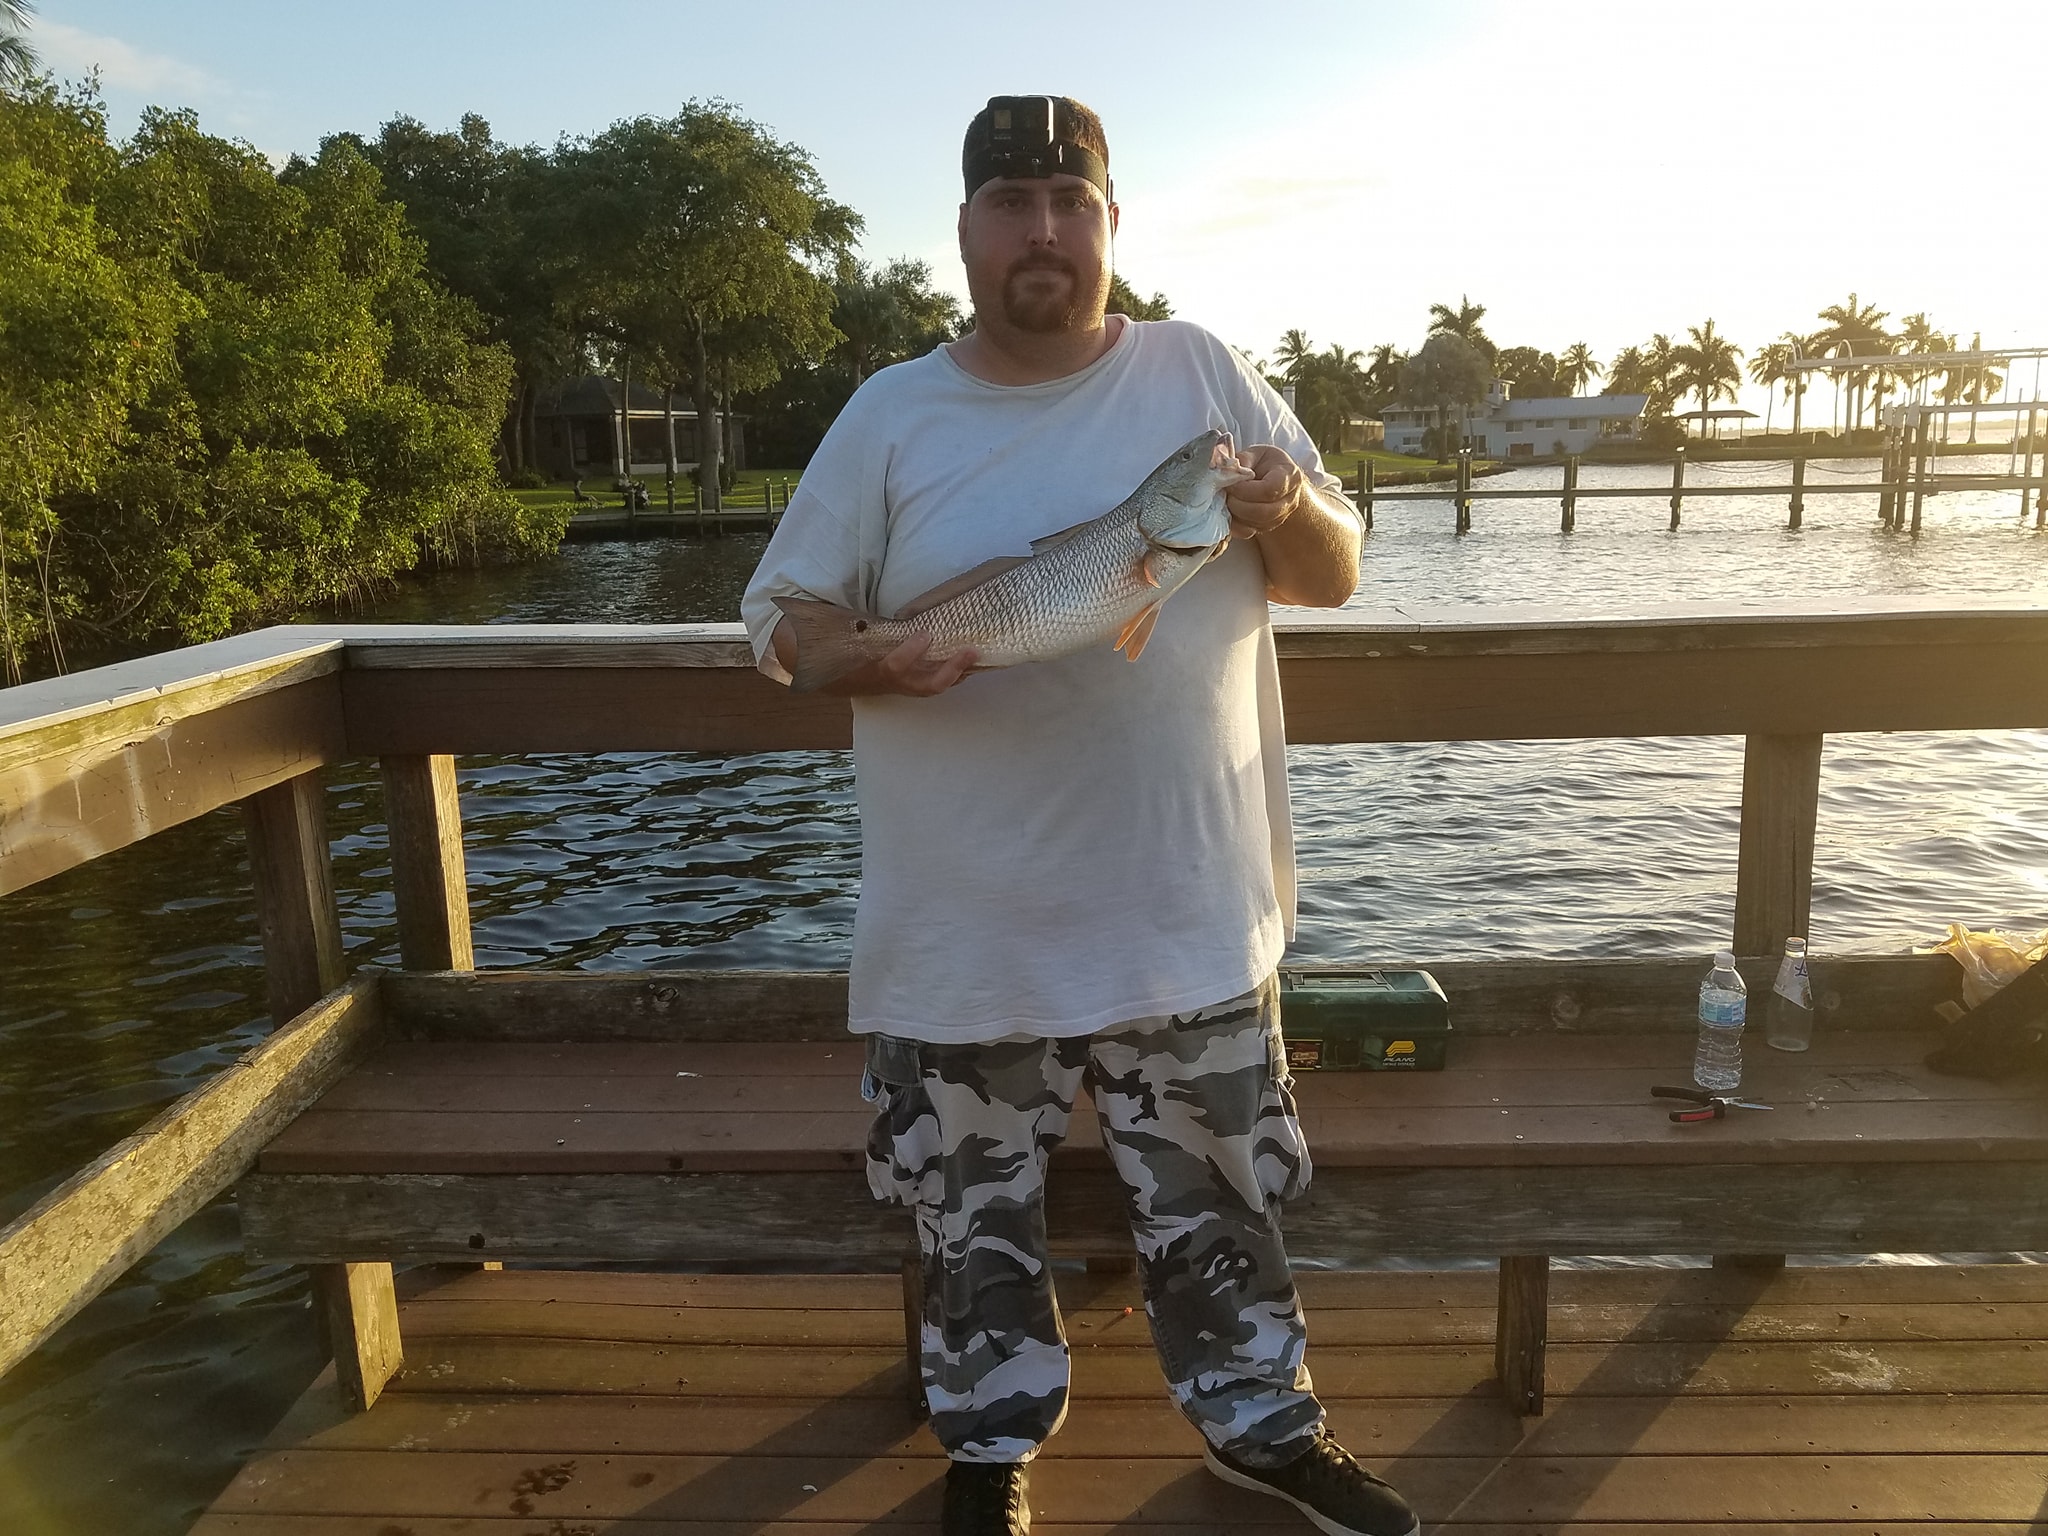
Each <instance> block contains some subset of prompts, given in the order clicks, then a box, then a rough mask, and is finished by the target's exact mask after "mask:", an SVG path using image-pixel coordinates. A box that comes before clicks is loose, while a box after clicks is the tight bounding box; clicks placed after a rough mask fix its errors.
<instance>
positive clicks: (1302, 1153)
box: [1252, 1017, 1315, 1205]
mask: <svg viewBox="0 0 2048 1536" xmlns="http://www.w3.org/2000/svg"><path fill="white" fill-rule="evenodd" d="M1252 1166H1253V1170H1254V1173H1255V1174H1256V1176H1257V1178H1258V1181H1259V1192H1260V1193H1261V1194H1262V1195H1264V1196H1265V1197H1266V1203H1267V1204H1268V1205H1273V1204H1276V1203H1281V1202H1285V1201H1288V1200H1292V1199H1293V1198H1294V1197H1295V1196H1296V1195H1298V1194H1300V1193H1301V1192H1302V1191H1303V1190H1305V1189H1307V1188H1308V1184H1309V1180H1310V1179H1311V1178H1313V1177H1314V1176H1315V1165H1314V1164H1313V1162H1312V1161H1311V1160H1310V1158H1309V1154H1308V1138H1307V1137H1306V1136H1304V1135H1302V1132H1301V1115H1300V1112H1299V1111H1298V1110H1297V1109H1296V1107H1295V1103H1294V1076H1293V1074H1292V1073H1290V1072H1289V1071H1288V1070H1287V1042H1286V1041H1285V1040H1284V1039H1283V1038H1282V1036H1281V1033H1280V1021H1279V1019H1278V1018H1277V1017H1275V1018H1274V1019H1273V1020H1272V1021H1271V1022H1270V1023H1269V1024H1268V1025H1267V1027H1266V1087H1265V1091H1264V1092H1263V1093H1262V1094H1261V1095H1260V1098H1259V1117H1258V1122H1257V1124H1256V1125H1254V1126H1253V1128H1252Z"/></svg>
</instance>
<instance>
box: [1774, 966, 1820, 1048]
mask: <svg viewBox="0 0 2048 1536" xmlns="http://www.w3.org/2000/svg"><path fill="white" fill-rule="evenodd" d="M1764 1042H1765V1043H1766V1044H1767V1045H1771V1046H1774V1047H1775V1048H1777V1049H1778V1050H1781V1051H1803V1050H1805V1049H1806V1048H1807V1047H1808V1046H1809V1045H1811V1044H1813V978H1812V977H1811V976H1809V975H1808V974H1807V969H1806V940H1804V939H1787V940H1786V941H1785V958H1784V959H1783V960H1782V961H1780V962H1779V963H1778V979H1777V981H1776V982H1775V983H1773V984H1772V986H1771V995H1770V996H1769V997H1768V998H1766V999H1765V1000H1764Z"/></svg>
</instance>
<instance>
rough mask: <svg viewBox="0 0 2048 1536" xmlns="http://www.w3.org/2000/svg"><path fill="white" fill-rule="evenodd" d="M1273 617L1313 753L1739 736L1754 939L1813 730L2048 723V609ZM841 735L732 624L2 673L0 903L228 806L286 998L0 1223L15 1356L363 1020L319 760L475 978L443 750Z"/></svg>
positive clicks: (1289, 686) (415, 957)
mask: <svg viewBox="0 0 2048 1536" xmlns="http://www.w3.org/2000/svg"><path fill="white" fill-rule="evenodd" d="M1276 629H1277V634H1278V647H1279V652H1280V657H1281V677H1282V684H1283V688H1284V691H1285V696H1286V707H1287V720H1288V733H1289V737H1290V739H1291V740H1293V741H1295V742H1298V743H1336V742H1394V741H1446V740H1524V739H1526V740H1535V739H1566V738H1589V737H1640V736H1688V735H1741V736H1744V737H1745V738H1746V739H1747V744H1746V749H1745V755H1744V771H1743V793H1742V817H1741V833H1740V845H1739V851H1738V861H1737V877H1736V908H1735V934H1734V941H1735V947H1736V948H1737V950H1738V951H1739V952H1741V953H1743V954H1745V955H1765V954H1768V953H1771V952H1773V951H1775V950H1776V948H1777V947H1778V946H1779V944H1780V943H1781V942H1782V940H1783V938H1784V937H1785V936H1786V935H1787V934H1795V933H1801V934H1803V933H1805V932H1806V929H1807V916H1808V904H1809V899H1810V894H1811V888H1812V865H1813V846H1814V817H1815V810H1816V806H1817V802H1818V793H1819V782H1820V769H1821V744H1822V739H1823V737H1824V735H1826V734H1827V733H1829V732H1841V731H1899V730H1943V731H1946V730H1983V729H1995V728H2015V727H2048V606H2026V605H2012V604H2003V603H1970V602H1967V601H1959V600H1941V601H1939V602H1931V603H1922V604H1917V605H1914V604H1902V603H1899V602H1897V601H1896V600H1893V601H1889V602H1885V603H1847V604H1833V605H1830V606H1828V607H1826V608H1824V609H1822V608H1806V609H1801V610H1789V609H1783V608H1768V607H1743V606H1730V607H1724V608H1708V607H1702V606H1697V605H1694V606H1680V607H1656V608H1641V609H1632V610H1626V611H1622V612H1610V613H1606V614H1602V615H1599V616H1592V615H1587V614H1583V613H1578V614H1575V613H1569V612H1564V611H1560V610H1554V609H1534V608H1529V609H1507V608H1462V609H1461V608H1445V609H1435V610H1430V609H1409V608H1400V609H1392V608H1390V609H1378V610H1367V611H1363V612H1347V613H1344V614H1340V615H1336V616H1328V615H1317V616H1314V617H1307V616H1300V615H1294V614H1285V615H1282V616H1280V617H1279V618H1278V619H1277V620H1276ZM849 740H850V711H849V708H848V706H847V705H846V703H845V702H844V701H841V700H834V699H826V698H819V697H815V696H812V697H801V696H796V695H792V694H790V693H788V692H787V691H786V690H784V689H782V688H781V687H779V686H777V685H775V684H773V683H770V682H768V681H767V680H766V679H764V678H762V677H761V676H760V675H759V674H758V673H757V672H756V671H755V670H754V667H753V658H752V655H751V653H750V651H749V650H748V648H747V646H746V643H745V640H744V638H743V636H742V635H741V633H740V631H739V629H738V627H737V626H733V625H679V626H590V627H583V626H513V625H490V626H473V627H465V628H400V627H375V626H340V627H310V626H296V627H288V628H279V629H271V630H265V631H262V632H259V633H256V634H252V635H247V636H243V637H240V638H237V639H234V640H227V641H221V642H218V643H216V644H213V645H205V646H197V647H194V648H191V649H189V650H185V651H178V652H172V653H169V654H166V655H160V656H153V657H149V658H146V659H144V660H140V661H135V662H129V663H123V664H121V665H118V666H111V667H105V668H101V669H99V670H97V671H93V672H87V673H81V674H78V675H75V676H71V677H65V678H58V679H53V680H50V681H47V682H39V683H33V684H29V685H26V686H23V687H19V688H14V689H10V690H7V691H5V692H0V893H6V892H11V891H15V890H19V889H22V888H23V887H25V886H28V885H31V884H33V883H35V882H37V881H39V880H43V879H47V878H49V877H51V876H53V875H56V874H59V873H61V872H62V871H64V870H66V869H69V868H72V867H75V866H76V865H79V864H81V863H84V862H86V861H87V860H90V859H94V858H98V857H100V856H101V855H103V854H107V853H110V852H113V851H114V850H116V849H119V848H122V847H124V846H127V845H128V844H131V843H134V842H136V841H139V840H140V839H142V838H144V837H147V836H149V835H150V834H151V833H154V832H158V831H161V830H163V829H165V828H167V827H171V826H175V825H177V824H179V823H180V822H184V821H188V820H190V819H192V818H193V817H196V816H200V815H204V814H205V813H207V812H209V811H211V810H214V809H216V808H217V807H220V806H223V805H228V804H234V803H239V804H240V805H241V806H242V807H243V812H244V816H245V822H246V826H247V828H248V832H249V838H250V847H251V864H252V868H253V871H254V877H255V883H256V888H257V900H258V910H259V915H260V920H261V926H262V933H263V940H264V947H265V964H266V971H267V975H268V986H269V1000H270V1010H271V1014H272V1016H273V1018H275V1019H277V1020H279V1021H280V1024H281V1026H283V1025H284V1024H285V1021H289V1025H288V1027H281V1028H280V1030H279V1032H278V1033H277V1034H276V1035H274V1036H273V1037H272V1038H271V1039H270V1040H269V1041H267V1042H265V1044H263V1045H262V1046H260V1047H258V1049H257V1050H256V1051H255V1052H253V1053H252V1054H251V1056H250V1057H248V1058H246V1059H245V1061H244V1062H242V1063H241V1064H239V1065H238V1066H237V1067H236V1068H235V1069H233V1070H231V1071H230V1072H229V1073H226V1074H223V1076H222V1077H221V1078H220V1079H217V1080H216V1082H215V1083H213V1084H211V1085H209V1086H208V1088H206V1089H205V1090H202V1091H201V1092H200V1093H199V1094H195V1095H193V1096H191V1097H190V1098H188V1099H187V1100H185V1101H181V1103H180V1104H179V1105H178V1106H176V1107H174V1108H173V1109H172V1110H171V1111H168V1112H166V1114H165V1115H164V1116H162V1117H159V1119H158V1120H157V1121H156V1122H153V1123H152V1125H151V1126H149V1127H146V1128H145V1129H144V1130H143V1131H142V1132H139V1133H138V1134H137V1135H136V1136H133V1137H130V1138H128V1139H127V1140H126V1141H124V1142H123V1143H121V1145H120V1146H118V1147H116V1148H115V1149H113V1150H112V1151H110V1152H109V1153H108V1154H107V1155H106V1156H105V1157H103V1158H101V1159H100V1160H98V1161H97V1162H95V1163H94V1164H93V1165H91V1166H90V1167H88V1168H86V1169H85V1170H83V1171H81V1172H80V1173H79V1174H78V1175H77V1176H76V1177H74V1178H73V1179H71V1180H70V1181H68V1182H67V1183H66V1184H65V1185H63V1186H62V1187H60V1188H59V1189H58V1190H56V1191H54V1192H53V1193H52V1194H51V1195H50V1196H48V1197H47V1198H46V1199H45V1200H43V1201H42V1202H41V1203H40V1204H38V1205H37V1206H36V1207H35V1208H34V1209H33V1210H31V1211H30V1212H29V1213H28V1214H27V1215H26V1216H24V1217H23V1218H21V1220H19V1221H17V1222H16V1223H15V1224H14V1225H13V1226H11V1227H9V1228H8V1229H7V1230H6V1231H4V1232H0V1295H5V1296H6V1297H7V1298H8V1305H7V1307H5V1308H0V1370H4V1369H6V1368H7V1367H8V1366H9V1365H11V1364H13V1363H14V1362H15V1361H16V1360H18V1359H20V1358H21V1357H22V1356H23V1355H25V1354H26V1353H27V1352H28V1351H29V1350H31V1349H33V1348H34V1347H35V1346H36V1345H37V1344H38V1343H39V1342H41V1340H42V1339H44V1338H46V1337H48V1335H49V1334H50V1333H51V1332H52V1331H53V1330H54V1329H55V1328H56V1327H57V1326H58V1325H59V1324H61V1323H62V1321H63V1320H64V1319H65V1318H67V1317H69V1316H70V1315H71V1314H72V1313H74V1312H76V1311H77V1310H78V1308H79V1307H81V1306H83V1305H84V1304H85V1302H86V1301H88V1300H89V1299H90V1298H91V1297H92V1296H93V1295H95V1294H97V1293H98V1291H99V1290H100V1289H103V1288H104V1287H105V1285H106V1284H107V1283H109V1282H110V1281H111V1280H112V1279H113V1278H115V1277H116V1276H117V1275H118V1274H119V1273H120V1272H121V1270H122V1269H123V1268H125V1267H126V1266H127V1265H128V1264H130V1263H132V1262H134V1260H135V1259H136V1258H138V1257H140V1256H141V1255H142V1254H144V1253H146V1252H147V1251H148V1250H149V1248H150V1247H151V1246H152V1245H153V1244H154V1243H156V1242H157V1241H160V1240H161V1239H162V1238H163V1237H164V1236H166V1235H167V1234H168V1233H169V1232H170V1231H171V1230H172V1229H173V1228H174V1227H175V1226H176V1225H177V1223H178V1222H179V1221H181V1220H183V1219H184V1217H185V1216H186V1215H188V1214H190V1212H191V1211H193V1210H195V1209H197V1208H198V1206H199V1205H201V1204H203V1203H204V1202H205V1201H206V1200H208V1199H211V1198H212V1197H213V1196H214V1195H215V1194H217V1193H219V1192H220V1191H221V1190H222V1189H225V1188H227V1187H228V1186H229V1185H230V1184H232V1183H233V1182H234V1180H235V1179H236V1178H237V1177H239V1176H240V1174H241V1173H242V1172H243V1171H245V1170H246V1168H247V1167H248V1166H249V1162H250V1159H251V1158H253V1156H254V1155H255V1152H256V1151H257V1150H258V1149H260V1147H261V1145H262V1143H263V1141H264V1140H265V1139H266V1137H267V1136H268V1135H269V1134H270V1132H271V1131H272V1130H273V1129H274V1128H275V1126H276V1125H277V1124H278V1123H279V1121H280V1117H282V1118H285V1119H288V1118H289V1117H290V1116H291V1115H292V1114H294V1113H296V1112H297V1109H298V1107H301V1106H303V1105H304V1104H305V1103H307V1102H310V1099H311V1098H312V1097H314V1096H317V1094H318V1093H319V1092H320V1091H322V1090H323V1089H324V1087H325V1086H326V1085H327V1084H329V1083H331V1082H332V1081H333V1080H334V1078H335V1077H336V1076H337V1075H338V1074H339V1073H340V1072H341V1071H342V1070H344V1069H345V1067H346V1066H347V1064H348V1063H349V1061H350V1060H352V1059H353V1058H354V1056H355V1055H356V1054H357V1053H359V1052H360V1050H361V1049H362V1048H363V1046H364V1045H365V1043H366V1042H367V1041H368V1040H370V1039H371V1038H373V1037H374V1035H375V1032H376V1029H377V1027H378V1025H377V1019H376V1005H375V1000H374V996H373V995H372V994H371V993H370V992H368V991H366V990H364V989H359V988H358V989H349V990H345V991H341V992H339V993H337V990H336V989H337V988H341V987H342V986H343V983H344V981H345V977H344V975H343V965H342V950H341V941H340V927H339V920H338V917H337V912H336V903H335V898H334V891H333V886H332V880H331V876H330V874H329V866H328V843H327V832H326V827H325V824H324V804H323V797H322V795H321V793H320V788H319V786H320V777H319V770H320V769H321V768H322V767H324V766H325V765H326V764H328V763H332V762H335V761H337V760H340V759H343V758H351V757H377V758H379V759H380V760H381V769H382V774H383V778H384V783H385V794H386V808H387V822H388V824H389V827H390V837H391V845H392V859H393V867H394V880H395V886H396V891H397V903H398V921H399V938H400V949H401V954H402V957H403V962H404V964H405V966H406V967H407V968H408V969H419V970H462V969H467V968H468V967H469V966H470V964H471V957H470V939H469V916H468V906H467V897H466V894H465V891H464V879H463V874H462V859H461V821H460V813H459V810H458V807H457V804H456V795H455V779H454V757H455V756H456V755H457V754H463V753H494V754H495V753H522V752H612V751H695V752H713V753H738V752H757V751H764V750H779V749H817V748H842V747H845V746H846V745H848V743H849ZM323 998H324V999H327V1001H326V1002H324V1003H323V1002H322V1001H321V1000H322V999H323ZM316 1005H317V1006H316ZM316 1288H317V1292H318V1295H319V1297H320V1302H321V1310H322V1312H323V1314H324V1315H327V1316H329V1317H330V1318H333V1319H336V1324H335V1336H336V1338H337V1339H347V1338H352V1339H353V1340H354V1347H355V1350H356V1352H357V1353H358V1354H363V1358H359V1359H356V1360H355V1361H354V1363H353V1365H351V1364H350V1362H348V1361H346V1360H345V1361H344V1362H343V1376H344V1379H345V1380H346V1379H348V1378H349V1376H350V1373H351V1371H354V1373H355V1374H356V1376H357V1377H358V1378H359V1379H361V1380H366V1381H367V1380H372V1379H381V1375H380V1372H381V1374H382V1375H388V1374H389V1369H388V1367H389V1362H388V1361H385V1362H383V1363H382V1364H380V1363H379V1362H378V1361H377V1360H376V1359H374V1358H369V1355H374V1353H375V1351H376V1350H377V1349H378V1348H380V1347H381V1346H380V1345H379V1344H378V1342H377V1338H376V1334H377V1328H376V1320H377V1319H378V1318H379V1317H381V1316H382V1315H383V1314H384V1313H385V1312H386V1311H388V1309H389V1297H390V1286H389V1269H388V1266H383V1265H375V1264H337V1265H329V1266H324V1267H322V1268H321V1269H320V1270H319V1271H318V1272H317V1273H316ZM365 1319H368V1320H369V1321H368V1323H367V1324H366V1322H365ZM344 1322H346V1327H344ZM394 1347H395V1346H394ZM364 1352H367V1354H365V1353H364Z"/></svg>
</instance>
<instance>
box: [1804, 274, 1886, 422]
mask: <svg viewBox="0 0 2048 1536" xmlns="http://www.w3.org/2000/svg"><path fill="white" fill-rule="evenodd" d="M1887 313H1888V311H1886V310H1882V309H1879V308H1878V307H1877V306H1876V305H1875V304H1858V303H1857V301H1856V295H1855V294H1853V293H1852V294H1850V295H1849V302H1848V303H1846V304H1830V305H1829V306H1828V307H1827V308H1826V309H1823V310H1822V311H1820V318H1821V319H1822V320H1824V321H1826V322H1827V324H1826V325H1824V326H1823V327H1821V329H1820V330H1818V331H1815V332H1814V333H1813V343H1814V350H1815V353H1816V354H1817V355H1819V356H1821V357H1868V356H1871V355H1873V354H1876V353H1882V352H1889V351H1890V350H1891V339H1892V338H1891V336H1890V334H1889V333H1888V332H1887V331H1886V330H1885V328H1884V324H1883V322H1884V320H1885V318H1886V315H1887ZM1846 371H1847V373H1848V378H1849V398H1850V411H1849V429H1850V430H1851V431H1854V430H1855V429H1856V428H1857V427H1858V426H1860V425H1862V421H1863V396H1864V393H1865V390H1866V387H1867V385H1868V382H1869V375H1868V374H1867V373H1865V372H1864V371H1863V370H1861V369H1857V368H1851V369H1848V370H1846ZM1829 372H1830V373H1834V372H1836V370H1834V369H1830V370H1829Z"/></svg>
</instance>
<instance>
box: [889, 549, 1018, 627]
mask: <svg viewBox="0 0 2048 1536" xmlns="http://www.w3.org/2000/svg"><path fill="white" fill-rule="evenodd" d="M1030 558H1031V557H1030V556H1029V555H997V556H996V557H995V559H993V560H984V561H982V562H981V564H979V565H977V566H976V567H975V568H974V569H973V570H971V571H962V572H961V573H960V574H959V575H958V576H952V577H948V578H947V579H946V580H944V581H942V582H940V583H939V584H938V585H937V586H936V587H933V588H932V589H931V590H930V591H929V592H920V593H919V594H918V595H917V596H916V597H913V598H912V599H911V600H910V601H909V602H907V603H905V604H904V605H903V606H902V607H901V608H899V609H898V610H897V611H896V617H897V618H899V619H914V618H916V617H917V616H918V615H919V614H920V613H928V612H930V611H931V610H932V609H934V608H936V607H938V606H939V604H941V603H943V602H947V601H949V600H950V599H952V598H956V597H958V596H959V595H960V594H961V593H962V592H972V591H973V590H974V589H975V588H976V587H978V586H980V585H981V584H982V583H983V582H985V581H993V580H995V578H996V577H998V576H1000V575H1002V574H1003V572H1005V571H1014V570H1015V569H1016V568H1017V567H1018V566H1020V565H1022V564H1023V563H1024V562H1025V561H1027V560H1029V559H1030Z"/></svg>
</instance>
